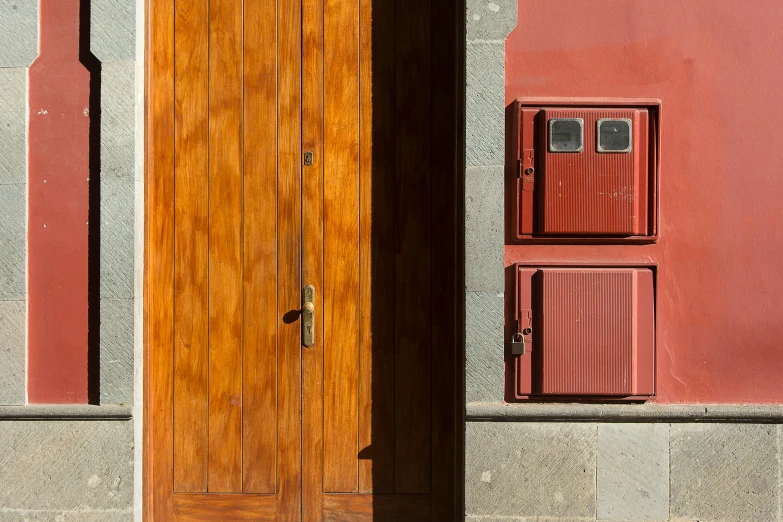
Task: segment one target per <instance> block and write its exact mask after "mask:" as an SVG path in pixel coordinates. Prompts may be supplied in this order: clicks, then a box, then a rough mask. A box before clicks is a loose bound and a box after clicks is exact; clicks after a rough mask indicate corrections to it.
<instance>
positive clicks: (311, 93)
mask: <svg viewBox="0 0 783 522" xmlns="http://www.w3.org/2000/svg"><path fill="white" fill-rule="evenodd" d="M302 23H303V26H302V146H303V148H304V150H305V151H311V152H313V157H314V162H313V164H312V165H311V166H307V167H303V172H302V205H303V207H302V208H303V211H302V286H305V285H313V286H314V287H315V329H316V331H315V344H314V345H313V346H311V347H309V348H303V349H302V519H303V520H308V521H309V520H321V492H322V490H323V353H324V351H323V350H324V344H323V339H324V321H323V317H324V315H323V311H324V306H323V305H324V301H323V295H324V293H323V290H324V285H323V267H324V264H323V242H324V236H323V194H324V193H323V190H324V187H323V183H324V161H323V159H324V156H323V128H324V120H323V117H324V114H323V110H324V106H323V75H324V69H323V37H324V33H323V0H303V2H302Z"/></svg>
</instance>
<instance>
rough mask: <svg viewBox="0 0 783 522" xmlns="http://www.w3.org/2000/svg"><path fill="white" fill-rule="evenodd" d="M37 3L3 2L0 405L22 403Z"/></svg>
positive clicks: (24, 0) (0, 48)
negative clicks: (30, 86) (30, 76)
mask: <svg viewBox="0 0 783 522" xmlns="http://www.w3.org/2000/svg"><path fill="white" fill-rule="evenodd" d="M36 56H38V1H37V0H0V108H2V109H0V405H2V404H23V403H24V402H25V400H26V399H25V398H26V391H25V366H26V350H25V323H26V315H25V314H26V312H25V311H26V308H27V304H26V282H25V272H26V269H25V259H26V258H25V252H26V246H27V240H26V235H27V228H26V214H27V206H26V201H27V143H26V140H27V137H26V129H27V122H26V118H27V68H28V66H29V65H30V64H31V63H33V61H34V60H35V58H36Z"/></svg>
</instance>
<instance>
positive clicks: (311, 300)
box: [302, 285, 315, 348]
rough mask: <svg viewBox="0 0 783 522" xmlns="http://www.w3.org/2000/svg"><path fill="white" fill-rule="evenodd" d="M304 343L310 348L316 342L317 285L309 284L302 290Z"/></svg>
mask: <svg viewBox="0 0 783 522" xmlns="http://www.w3.org/2000/svg"><path fill="white" fill-rule="evenodd" d="M302 344H303V345H304V346H305V347H306V348H310V347H311V346H312V345H314V344H315V287H314V286H313V285H307V286H306V287H304V290H302Z"/></svg>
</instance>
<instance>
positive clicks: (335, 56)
mask: <svg viewBox="0 0 783 522" xmlns="http://www.w3.org/2000/svg"><path fill="white" fill-rule="evenodd" d="M358 38H359V2H358V0H347V1H346V0H326V1H325V3H324V75H325V76H324V121H325V127H324V491H328V492H356V491H358V485H359V484H358V482H359V480H358V473H359V472H358V460H357V454H358V431H359V426H358V390H359V382H358V378H359V375H358V373H359V353H358V352H359V342H358V341H359V339H358V332H359V320H358V319H359V317H358V314H359V309H358V308H359V302H358V301H359V273H358V272H359V262H358V261H359V219H358V218H359V164H358V160H359V150H358V149H359V107H358V99H359V92H358V89H359V81H358V80H359V70H358V65H359V41H358Z"/></svg>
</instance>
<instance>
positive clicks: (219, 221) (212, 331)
mask: <svg viewBox="0 0 783 522" xmlns="http://www.w3.org/2000/svg"><path fill="white" fill-rule="evenodd" d="M241 260H242V4H241V3H237V2H235V1H234V0H210V3H209V472H208V482H209V484H208V489H209V491H210V492H226V493H230V492H240V491H242V261H241Z"/></svg>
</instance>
